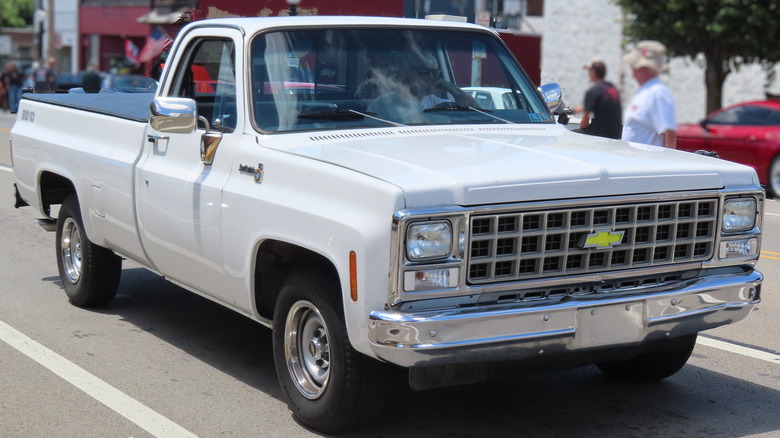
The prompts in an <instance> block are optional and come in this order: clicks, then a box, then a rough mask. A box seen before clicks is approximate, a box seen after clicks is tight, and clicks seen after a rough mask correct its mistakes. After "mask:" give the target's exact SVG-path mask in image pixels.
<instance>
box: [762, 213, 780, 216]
mask: <svg viewBox="0 0 780 438" xmlns="http://www.w3.org/2000/svg"><path fill="white" fill-rule="evenodd" d="M764 215H765V216H780V214H778V213H767V212H764Z"/></svg>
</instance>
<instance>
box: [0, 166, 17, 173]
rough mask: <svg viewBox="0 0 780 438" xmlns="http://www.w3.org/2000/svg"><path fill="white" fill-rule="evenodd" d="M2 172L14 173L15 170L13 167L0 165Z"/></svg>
mask: <svg viewBox="0 0 780 438" xmlns="http://www.w3.org/2000/svg"><path fill="white" fill-rule="evenodd" d="M0 170H5V171H6V172H13V171H14V168H13V167H8V166H3V165H0Z"/></svg>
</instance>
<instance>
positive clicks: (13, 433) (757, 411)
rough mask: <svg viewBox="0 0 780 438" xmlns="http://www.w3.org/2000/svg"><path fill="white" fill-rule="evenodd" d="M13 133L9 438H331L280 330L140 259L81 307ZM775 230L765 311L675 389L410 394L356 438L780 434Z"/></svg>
mask: <svg viewBox="0 0 780 438" xmlns="http://www.w3.org/2000/svg"><path fill="white" fill-rule="evenodd" d="M11 123H12V119H10V118H9V117H8V115H7V114H0V187H4V188H5V189H3V190H0V242H1V243H2V245H0V275H1V277H0V278H2V288H0V436H2V437H25V438H26V437H47V438H48V437H58V438H64V437H79V438H81V437H135V438H139V437H192V436H199V437H204V438H205V437H308V436H319V435H318V434H316V433H313V432H311V431H309V430H307V429H306V428H304V427H302V426H301V425H299V424H298V423H296V422H295V421H294V419H293V418H292V416H291V414H290V412H289V411H288V410H287V407H286V406H285V404H284V402H283V401H282V397H281V393H280V391H279V388H278V385H277V381H276V374H275V371H274V367H273V359H272V357H271V348H270V347H271V339H270V331H269V330H267V329H265V328H263V327H262V326H260V325H258V324H256V323H254V322H252V321H250V320H248V319H246V318H244V317H243V316H240V315H238V314H236V313H233V312H232V311H230V310H226V309H224V308H222V307H221V306H219V305H217V304H213V303H211V302H210V301H208V300H206V299H203V298H201V297H198V296H196V295H194V294H191V293H189V292H186V291H184V290H182V289H180V288H178V287H176V286H173V285H171V284H170V283H167V282H165V281H164V280H162V279H161V278H160V277H158V276H156V275H154V274H151V273H149V272H147V271H145V270H144V269H142V268H139V267H138V266H137V265H134V264H133V263H129V262H126V263H125V265H124V266H125V268H124V271H123V277H122V282H121V284H120V287H119V293H118V295H117V298H116V300H115V301H114V302H113V303H112V305H111V306H110V307H108V308H107V309H104V310H101V311H90V310H83V309H78V308H76V307H73V306H71V305H70V304H68V302H67V299H66V298H65V295H64V293H63V291H62V290H61V285H60V280H59V277H58V274H57V266H56V263H55V254H54V234H53V233H50V232H47V231H45V230H43V229H42V228H41V227H39V226H38V225H37V224H36V222H35V219H36V218H37V214H36V212H35V211H34V210H32V209H31V208H23V209H18V210H16V209H14V208H13V206H12V204H11V203H12V196H11V194H12V193H11V190H10V187H11V182H12V173H11V172H10V167H9V165H8V164H9V160H8V156H9V155H8V132H7V131H8V129H9V128H10V126H11ZM764 228H765V238H764V242H763V251H762V259H761V261H760V262H759V268H760V269H761V270H762V271H763V272H764V273H765V275H766V282H765V283H764V287H763V290H762V294H763V302H762V303H761V304H760V305H759V306H758V308H757V310H756V311H754V312H753V313H752V314H751V315H750V316H749V317H748V318H747V319H746V320H745V321H742V322H740V323H738V324H734V325H731V326H726V327H721V328H719V329H716V330H712V331H709V332H706V333H705V335H704V336H700V342H699V345H697V347H696V349H695V350H694V354H693V356H692V357H691V359H690V361H689V363H688V365H687V366H686V367H684V368H683V370H681V371H680V372H679V373H677V374H676V375H674V376H672V377H671V378H669V379H667V380H665V381H663V382H660V383H657V384H647V385H627V384H621V383H618V382H614V381H611V380H608V379H606V378H605V377H604V376H602V375H601V373H600V372H599V371H598V370H597V369H596V368H595V367H585V368H580V369H576V370H569V371H563V372H551V373H543V374H533V375H516V376H511V377H509V378H504V379H501V380H497V381H492V382H489V383H485V384H480V385H473V386H467V387H460V388H450V389H444V390H432V391H426V392H418V393H415V392H412V391H409V390H405V389H403V388H398V389H396V391H395V392H393V393H392V394H390V398H391V403H389V406H388V408H387V411H386V415H384V416H382V417H381V418H379V419H378V420H377V421H376V422H375V423H373V424H372V425H371V426H370V427H368V428H366V429H364V430H361V431H358V432H355V433H352V434H347V435H342V436H347V437H382V438H392V437H439V436H443V437H504V436H506V437H567V438H570V437H571V438H577V437H599V438H603V437H650V436H653V437H655V436H659V437H661V436H663V437H747V436H751V437H777V436H780V415H778V413H780V332H779V331H778V329H777V327H778V321H780V296H779V294H778V292H780V282H778V281H779V280H780V203H777V202H775V201H768V202H767V208H766V216H765V227H764ZM399 386H400V385H399Z"/></svg>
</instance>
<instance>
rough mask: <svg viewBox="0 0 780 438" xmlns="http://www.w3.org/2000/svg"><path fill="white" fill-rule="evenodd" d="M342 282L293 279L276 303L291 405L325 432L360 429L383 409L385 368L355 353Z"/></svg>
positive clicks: (315, 274) (276, 341)
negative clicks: (348, 330)
mask: <svg viewBox="0 0 780 438" xmlns="http://www.w3.org/2000/svg"><path fill="white" fill-rule="evenodd" d="M340 303H341V300H340V288H339V287H338V282H337V281H336V280H335V279H334V278H332V276H329V275H327V274H326V273H325V272H324V271H322V270H319V269H316V268H315V269H307V270H298V271H296V272H293V273H291V274H290V275H288V276H287V278H286V280H285V282H284V284H283V285H282V288H281V291H280V293H279V298H278V300H277V302H276V308H275V311H274V321H273V351H274V361H275V363H276V373H277V375H278V378H279V384H280V385H281V389H282V392H283V393H284V395H285V397H286V399H287V404H288V406H289V407H290V410H292V412H293V414H294V415H295V417H296V418H297V419H298V420H299V421H300V422H301V423H303V424H305V425H306V426H309V427H311V428H313V429H315V430H317V431H320V432H324V433H338V432H343V431H346V430H349V429H354V428H357V427H359V426H361V425H363V424H365V422H367V421H369V420H371V419H372V418H373V417H374V415H376V414H377V413H378V412H379V410H380V409H381V407H382V405H383V401H384V397H385V395H386V393H387V392H386V391H384V389H383V387H384V384H383V381H386V379H383V378H382V375H381V369H382V364H381V363H379V362H378V361H376V360H374V359H371V358H369V357H366V356H364V355H363V354H360V353H358V352H357V351H355V350H354V349H353V348H352V346H351V344H350V342H349V339H348V337H347V331H346V327H345V324H344V317H343V312H342V310H341V309H342V305H341V304H340Z"/></svg>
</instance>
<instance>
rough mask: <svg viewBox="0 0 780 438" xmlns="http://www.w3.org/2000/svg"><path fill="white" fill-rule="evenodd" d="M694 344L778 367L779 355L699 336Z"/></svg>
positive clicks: (779, 362)
mask: <svg viewBox="0 0 780 438" xmlns="http://www.w3.org/2000/svg"><path fill="white" fill-rule="evenodd" d="M696 343H697V344H700V345H704V346H707V347H712V348H717V349H719V350H723V351H728V352H731V353H736V354H740V355H742V356H748V357H752V358H753V359H760V360H765V361H767V362H771V363H774V364H778V365H780V354H773V353H769V352H767V351H761V350H756V349H754V348H748V347H743V346H741V345H737V344H732V343H730V342H723V341H719V340H717V339H712V338H707V337H704V336H699V338H698V339H697V340H696Z"/></svg>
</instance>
